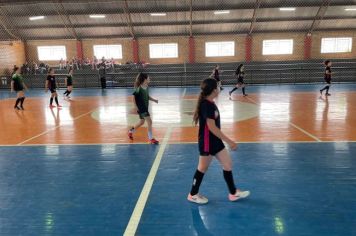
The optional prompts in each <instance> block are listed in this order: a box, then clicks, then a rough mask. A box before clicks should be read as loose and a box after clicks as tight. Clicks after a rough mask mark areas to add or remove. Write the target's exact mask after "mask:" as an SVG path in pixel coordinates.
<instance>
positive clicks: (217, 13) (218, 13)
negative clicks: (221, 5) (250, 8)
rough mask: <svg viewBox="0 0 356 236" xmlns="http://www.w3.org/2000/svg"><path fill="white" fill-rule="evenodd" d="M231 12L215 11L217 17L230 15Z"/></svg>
mask: <svg viewBox="0 0 356 236" xmlns="http://www.w3.org/2000/svg"><path fill="white" fill-rule="evenodd" d="M229 13H230V11H214V14H215V15H220V14H229Z"/></svg>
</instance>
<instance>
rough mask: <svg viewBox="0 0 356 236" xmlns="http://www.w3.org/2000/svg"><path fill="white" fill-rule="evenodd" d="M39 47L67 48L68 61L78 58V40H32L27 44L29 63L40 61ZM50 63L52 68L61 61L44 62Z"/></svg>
mask: <svg viewBox="0 0 356 236" xmlns="http://www.w3.org/2000/svg"><path fill="white" fill-rule="evenodd" d="M38 46H65V47H66V53H67V60H69V59H71V58H72V57H76V56H77V44H76V40H46V41H44V40H43V41H42V40H33V41H32V40H31V41H27V42H26V58H27V60H28V62H29V63H30V62H32V61H36V62H39V60H38V53H37V47H38ZM44 62H45V63H48V64H49V65H50V66H58V64H59V61H44Z"/></svg>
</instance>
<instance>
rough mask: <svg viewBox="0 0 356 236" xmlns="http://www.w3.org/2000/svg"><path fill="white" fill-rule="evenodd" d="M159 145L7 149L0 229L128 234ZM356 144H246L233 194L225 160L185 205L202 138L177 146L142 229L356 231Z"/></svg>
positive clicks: (238, 155) (2, 160)
mask: <svg viewBox="0 0 356 236" xmlns="http://www.w3.org/2000/svg"><path fill="white" fill-rule="evenodd" d="M158 149H159V147H158V146H150V145H140V144H138V145H90V146H86V145H76V146H69V145H68V146H67V145H59V146H56V145H54V146H26V147H1V148H0V153H1V154H0V179H1V181H0V234H1V235H122V234H123V233H124V231H125V228H126V226H127V224H128V222H129V219H130V216H131V214H132V212H133V209H134V207H135V204H136V202H137V200H138V197H139V195H140V193H141V190H142V187H143V185H144V183H145V180H146V178H147V175H148V172H149V171H150V168H151V166H152V163H153V160H154V158H155V156H156V155H157V152H158ZM355 153H356V143H347V142H340V143H332V142H330V143H264V144H261V143H259V144H257V143H244V144H240V146H239V150H238V151H236V152H231V154H232V158H233V163H234V174H235V176H234V177H235V179H236V182H237V185H238V186H239V187H241V188H243V189H249V190H250V191H251V197H250V198H249V199H246V200H243V201H241V202H234V203H231V202H229V201H228V200H227V187H226V186H225V182H224V181H223V176H222V171H221V168H220V167H219V165H218V163H217V162H216V161H215V162H213V163H212V165H211V167H210V169H209V170H208V172H207V174H206V176H205V179H204V181H203V184H202V187H201V192H202V193H204V194H205V195H206V196H207V197H208V198H209V200H210V202H209V204H207V205H205V206H197V205H194V204H192V203H190V202H188V201H186V195H187V193H188V192H189V189H190V184H191V179H192V175H193V172H194V170H195V168H196V164H197V155H198V153H197V148H196V144H169V145H168V146H167V147H166V148H165V151H164V153H163V157H162V161H161V164H160V166H159V169H158V172H157V175H156V178H155V181H154V183H153V186H152V189H151V192H150V193H149V197H148V200H147V203H146V206H145V208H144V211H143V213H142V217H141V221H140V222H139V225H138V228H137V232H136V235H311V236H312V235H313V236H315V235H356V217H355V212H356V197H355V196H356V157H355V155H354V154H355Z"/></svg>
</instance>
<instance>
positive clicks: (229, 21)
mask: <svg viewBox="0 0 356 236" xmlns="http://www.w3.org/2000/svg"><path fill="white" fill-rule="evenodd" d="M314 19H315V17H297V18H286V17H278V18H258V19H256V23H263V22H299V21H313V20H314ZM323 20H324V21H325V20H356V16H328V17H324V18H323ZM250 22H251V20H250V19H238V20H236V19H227V20H219V21H217V20H206V21H202V20H200V21H192V24H194V25H210V24H244V23H245V24H246V23H250ZM189 24H190V21H173V22H172V21H163V22H143V23H132V27H142V26H157V27H159V26H177V25H178V26H179V25H182V26H184V25H189ZM72 27H73V28H95V27H101V28H111V27H127V23H105V24H72ZM48 28H63V25H62V24H51V25H29V26H16V29H21V30H23V29H48ZM8 29H9V30H15V29H13V28H8Z"/></svg>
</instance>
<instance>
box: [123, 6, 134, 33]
mask: <svg viewBox="0 0 356 236" xmlns="http://www.w3.org/2000/svg"><path fill="white" fill-rule="evenodd" d="M123 9H124V13H125V16H126V22H127V27H128V28H129V32H130V34H131V36H132V38H133V39H134V38H135V31H134V28H133V26H132V19H131V14H130V10H129V6H128V4H127V0H125V1H124V2H123Z"/></svg>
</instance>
